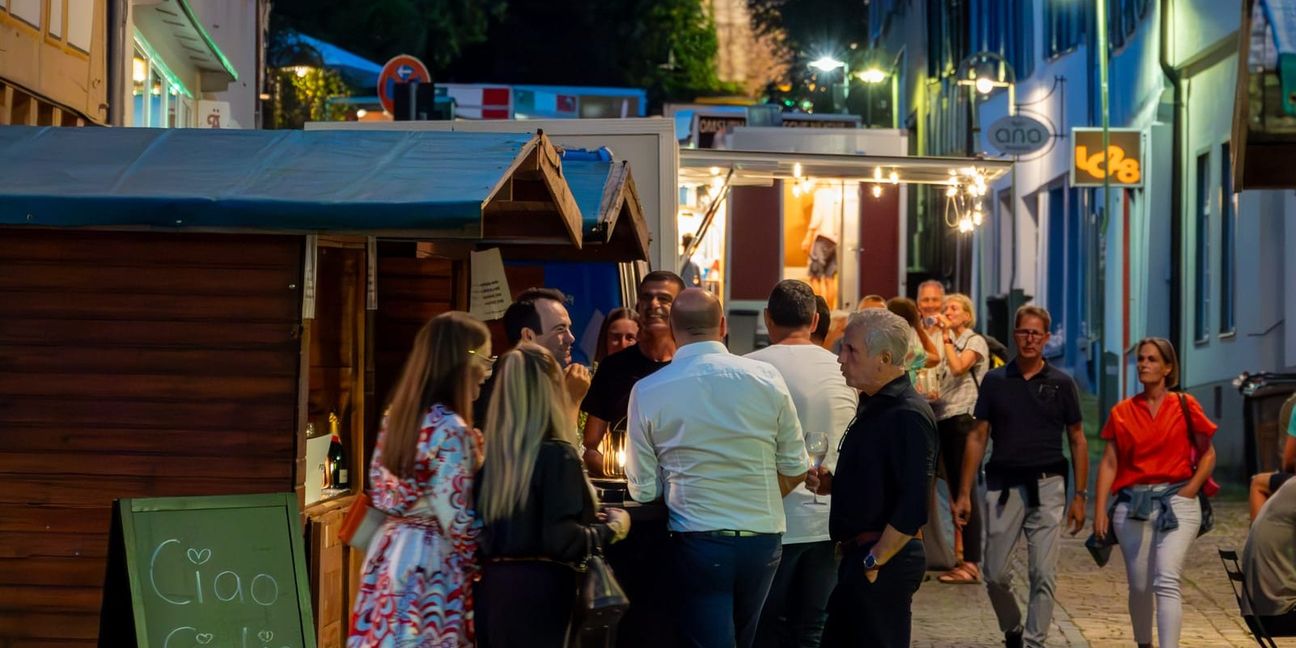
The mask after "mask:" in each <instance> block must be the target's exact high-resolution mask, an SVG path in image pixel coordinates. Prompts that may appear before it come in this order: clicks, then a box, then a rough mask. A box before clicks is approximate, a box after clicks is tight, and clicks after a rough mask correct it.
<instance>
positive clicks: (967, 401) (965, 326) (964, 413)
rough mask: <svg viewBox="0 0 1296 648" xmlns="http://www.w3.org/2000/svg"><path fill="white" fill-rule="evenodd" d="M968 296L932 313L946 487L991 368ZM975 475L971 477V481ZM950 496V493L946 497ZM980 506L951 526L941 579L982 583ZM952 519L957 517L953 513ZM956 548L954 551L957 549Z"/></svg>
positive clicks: (958, 465) (955, 480) (959, 464)
mask: <svg viewBox="0 0 1296 648" xmlns="http://www.w3.org/2000/svg"><path fill="white" fill-rule="evenodd" d="M975 312H976V311H975V310H974V309H973V308H972V300H971V299H968V297H967V295H961V294H959V293H950V294H949V295H946V297H945V305H944V308H943V310H942V312H941V314H940V315H938V316H937V318H936V328H937V329H938V330H939V331H940V334H941V337H940V339H939V340H936V343H937V344H939V345H941V346H942V353H941V357H942V358H943V360H942V362H943V363H944V364H943V366H942V368H941V372H940V374H941V388H940V399H939V400H937V401H936V402H935V403H932V409H933V410H935V413H936V429H937V432H938V434H939V435H940V456H941V462H942V465H943V466H944V467H945V479H946V483H947V484H949V485H950V491H951V492H952V491H956V490H958V488H959V484H962V483H963V481H962V479H963V478H962V475H963V450H964V448H965V447H966V446H967V436H968V433H969V432H971V431H972V428H973V427H974V426H975V425H976V419H974V418H972V410H973V408H975V407H976V401H977V392H978V391H979V390H980V388H981V380H982V379H983V378H985V374H986V372H987V371H989V370H990V362H989V361H988V360H987V358H989V357H990V350H989V348H988V346H987V345H986V340H985V338H984V337H982V336H981V335H979V334H978V333H977V332H976V331H974V330H972V328H973V327H974V326H976V314H975ZM978 482H979V480H976V479H974V480H973V484H974V485H975V484H976V483H978ZM951 499H952V498H951ZM980 509H981V507H980V506H973V507H972V512H971V514H970V515H969V516H968V521H967V524H964V525H962V526H960V527H959V528H958V529H956V530H955V533H956V534H957V537H956V540H959V541H960V542H958V543H957V544H960V545H961V546H962V555H961V557H960V558H959V560H960V562H959V563H958V564H956V565H955V566H954V568H953V569H951V570H949V571H948V572H945V573H944V574H941V576H940V578H939V579H938V580H940V582H942V583H947V584H956V585H962V584H970V583H979V582H981V569H980V568H979V567H978V566H977V565H978V564H979V563H980V562H981V511H980ZM955 519H957V518H955ZM955 553H958V552H957V551H956V552H955Z"/></svg>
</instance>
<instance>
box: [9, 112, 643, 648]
mask: <svg viewBox="0 0 1296 648" xmlns="http://www.w3.org/2000/svg"><path fill="white" fill-rule="evenodd" d="M59 131H60V129H46V128H26V127H22V128H20V127H14V128H6V129H0V166H2V167H3V168H5V169H6V172H5V173H4V174H0V431H2V432H0V433H2V434H3V438H4V443H3V445H2V446H0V478H3V479H4V480H5V481H6V483H7V484H8V487H7V488H5V489H4V492H3V493H0V645H49V646H54V645H58V646H72V645H87V646H88V645H92V644H94V643H95V641H96V639H97V632H98V628H99V618H98V617H99V611H100V605H101V588H102V584H103V579H104V574H105V562H104V558H105V554H106V551H107V547H108V542H107V535H108V531H109V514H110V507H111V504H112V501H113V500H114V499H116V498H125V497H132V498H135V497H155V496H191V495H220V494H245V493H258V492H290V491H291V492H295V493H296V494H297V497H298V502H299V504H300V506H301V508H302V510H303V511H304V516H303V517H304V518H305V519H304V520H303V533H304V534H305V540H306V547H307V554H308V556H309V571H310V580H311V594H312V608H313V612H314V614H315V619H316V625H317V628H316V631H317V636H318V637H319V645H320V646H340V645H342V643H343V641H344V639H345V634H346V618H347V612H348V610H349V608H350V600H351V596H352V586H353V583H354V573H355V571H356V570H357V569H358V567H359V562H360V561H361V560H362V559H363V556H359V555H357V554H356V553H354V552H351V551H349V550H348V549H347V548H345V547H344V546H343V545H341V544H340V543H339V542H338V541H337V526H338V524H339V523H340V521H341V511H343V510H344V509H345V507H346V506H347V505H348V504H349V503H350V501H351V497H352V493H354V492H355V490H356V489H357V488H358V487H361V486H362V485H363V481H364V476H365V473H366V472H367V471H366V467H367V461H366V459H367V457H368V456H369V455H370V454H371V452H372V445H373V440H374V436H375V426H376V422H377V419H378V416H379V410H380V399H381V398H383V397H384V396H385V392H386V391H387V388H388V387H389V386H390V385H391V383H392V382H393V381H394V379H395V375H396V372H397V371H399V368H400V365H401V363H402V362H403V360H404V354H405V353H406V352H407V350H408V346H409V342H410V340H411V339H412V337H413V335H414V332H415V331H416V330H417V329H418V327H419V326H421V325H422V323H423V322H425V321H426V320H427V318H428V317H430V316H432V315H435V314H437V313H440V312H444V311H446V310H450V309H455V308H458V309H465V308H466V307H467V305H468V290H469V280H470V277H469V276H468V268H469V264H468V262H467V260H468V257H469V254H470V253H471V252H472V251H474V250H477V249H481V248H486V247H500V248H501V249H502V250H505V258H514V257H516V258H524V257H529V258H537V259H548V258H559V257H565V258H576V259H582V258H584V257H583V256H582V252H581V251H582V250H584V251H585V252H587V253H588V254H589V255H591V256H590V257H589V258H597V259H600V260H603V261H608V262H619V261H632V260H638V259H643V258H645V257H646V249H647V238H646V234H645V233H644V226H643V220H642V215H641V214H639V213H638V210H639V206H638V203H637V197H635V196H634V188H633V182H632V181H631V180H630V178H629V173H628V169H624V168H620V167H618V165H614V164H610V163H602V164H601V166H600V165H596V164H594V163H564V162H563V161H562V159H561V157H560V152H559V151H558V150H557V149H555V147H554V146H553V145H552V144H551V143H550V142H549V140H548V138H546V137H545V136H544V135H542V134H524V135H502V134H468V133H432V132H419V133H398V132H387V133H359V132H342V131H337V132H283V131H277V132H276V131H214V130H212V131H208V130H203V131H197V130H193V131H186V130H179V131H154V130H145V129H94V130H83V129H76V130H70V129H69V130H62V132H59ZM565 173H572V174H573V175H576V176H581V177H584V176H585V175H591V177H597V176H598V175H599V174H601V175H602V176H603V178H604V182H603V183H602V184H601V185H600V186H598V187H597V189H598V193H599V195H598V197H597V198H592V197H590V196H589V194H590V192H591V190H590V189H589V188H588V187H586V188H585V189H582V190H581V191H580V192H578V193H575V194H574V193H573V187H572V186H571V185H569V184H568V182H567V180H566V178H565ZM576 184H578V185H579V184H581V183H579V182H578V183H576ZM593 184H596V183H590V186H593ZM590 205H597V206H598V207H597V208H595V207H590ZM308 427H309V428H313V429H314V430H316V432H317V433H320V434H322V435H323V438H325V439H326V440H327V439H328V436H329V435H328V434H327V432H329V431H332V430H336V431H337V432H338V434H339V439H340V441H341V443H342V447H343V448H344V453H345V460H344V463H345V464H346V465H347V467H348V468H349V473H350V475H349V483H348V484H337V483H335V484H333V485H334V486H344V487H341V488H335V489H322V490H320V491H319V492H318V493H315V492H313V491H315V489H314V487H313V486H312V482H313V481H314V480H320V482H321V485H322V481H323V479H324V471H323V470H322V468H321V466H320V465H318V462H316V461H315V459H316V457H315V456H313V455H310V453H312V452H314V451H315V444H313V443H312V441H315V439H308V438H307V436H308V435H307V429H308ZM308 450H309V451H308ZM308 455H310V456H308ZM308 490H309V491H312V493H311V496H310V498H308V495H307V492H308Z"/></svg>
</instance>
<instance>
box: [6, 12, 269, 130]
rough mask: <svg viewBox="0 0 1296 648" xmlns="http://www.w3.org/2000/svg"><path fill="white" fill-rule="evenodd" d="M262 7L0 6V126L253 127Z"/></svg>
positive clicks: (258, 86) (263, 25)
mask: <svg viewBox="0 0 1296 648" xmlns="http://www.w3.org/2000/svg"><path fill="white" fill-rule="evenodd" d="M268 17H269V2H268V1H267V0H0V52H3V53H4V55H3V56H0V124H20V125H31V126H78V125H115V126H144V127H152V128H177V127H190V128H193V127H204V128H206V127H218V128H231V127H243V128H253V127H255V126H256V125H257V123H258V118H259V116H258V106H259V95H260V92H261V70H262V69H264V56H263V51H264V42H265V29H266V26H267V24H268Z"/></svg>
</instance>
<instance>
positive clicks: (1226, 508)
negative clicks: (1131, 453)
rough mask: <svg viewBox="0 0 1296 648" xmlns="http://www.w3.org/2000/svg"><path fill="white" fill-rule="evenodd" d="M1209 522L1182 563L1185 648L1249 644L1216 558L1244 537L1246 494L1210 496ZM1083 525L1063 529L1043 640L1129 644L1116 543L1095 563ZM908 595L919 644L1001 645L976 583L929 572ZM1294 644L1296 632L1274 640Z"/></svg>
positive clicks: (1020, 582) (1020, 553) (1021, 586)
mask: <svg viewBox="0 0 1296 648" xmlns="http://www.w3.org/2000/svg"><path fill="white" fill-rule="evenodd" d="M1215 517H1216V527H1215V530H1213V531H1211V532H1210V533H1208V534H1206V535H1204V536H1202V537H1201V538H1198V539H1197V541H1196V543H1195V544H1194V545H1193V550H1192V554H1191V555H1190V556H1189V559H1188V564H1187V565H1186V566H1185V569H1184V583H1183V595H1184V623H1183V633H1182V636H1181V639H1180V645H1181V646H1183V647H1184V648H1195V647H1196V648H1221V647H1226V646H1255V645H1256V644H1255V642H1254V640H1252V639H1251V637H1250V635H1249V634H1248V633H1247V632H1246V630H1245V629H1244V626H1243V625H1242V619H1241V617H1240V616H1239V613H1238V608H1237V603H1236V602H1235V600H1234V598H1233V592H1232V590H1231V589H1230V587H1229V582H1228V578H1227V576H1225V574H1224V568H1223V566H1222V565H1221V564H1220V561H1219V555H1218V554H1217V553H1216V550H1217V549H1219V548H1236V549H1238V550H1239V551H1241V549H1242V544H1243V543H1244V541H1245V540H1246V529H1247V510H1246V503H1245V502H1215ZM1087 534H1088V529H1086V530H1085V531H1084V532H1083V533H1082V534H1080V535H1078V536H1076V537H1075V538H1072V537H1070V536H1067V535H1066V534H1063V536H1062V537H1063V543H1062V550H1061V558H1060V560H1059V565H1058V586H1057V595H1056V596H1057V605H1056V607H1055V609H1054V614H1053V628H1052V630H1051V631H1050V633H1049V640H1048V645H1050V646H1092V647H1094V648H1107V647H1108V646H1134V637H1133V633H1132V630H1131V629H1130V622H1129V614H1128V612H1127V608H1126V602H1125V597H1126V593H1127V591H1128V590H1127V588H1126V585H1125V566H1124V563H1122V562H1121V557H1120V550H1119V549H1117V550H1115V551H1114V552H1113V553H1112V559H1111V562H1109V563H1108V564H1107V566H1106V567H1104V568H1102V569H1098V568H1097V566H1096V565H1095V564H1094V562H1093V560H1092V559H1091V558H1090V557H1089V553H1088V552H1087V551H1085V548H1084V537H1085V536H1087ZM1025 558H1026V550H1025V541H1024V540H1023V541H1022V542H1020V543H1019V545H1018V549H1017V556H1016V562H1017V569H1016V573H1017V574H1019V577H1018V578H1017V579H1016V580H1015V584H1016V586H1017V587H1016V590H1017V596H1018V599H1019V600H1024V595H1025V589H1026V583H1025V579H1024V574H1025V569H1024V563H1025ZM930 576H931V578H930V579H929V580H928V581H927V582H925V583H923V586H922V588H920V589H919V590H918V595H917V596H916V597H915V600H914V616H913V636H914V641H913V645H914V646H918V647H922V648H926V647H931V648H936V647H938V646H939V647H945V646H963V647H967V648H989V647H991V646H1002V645H1003V635H1002V634H1000V633H999V629H998V626H997V623H996V621H995V615H994V610H992V609H991V608H990V601H989V599H988V598H986V593H985V587H984V586H983V585H945V584H942V583H940V582H938V581H937V580H936V578H935V577H936V573H935V572H933V573H931V574H930ZM1278 645H1280V646H1289V647H1296V639H1287V640H1278Z"/></svg>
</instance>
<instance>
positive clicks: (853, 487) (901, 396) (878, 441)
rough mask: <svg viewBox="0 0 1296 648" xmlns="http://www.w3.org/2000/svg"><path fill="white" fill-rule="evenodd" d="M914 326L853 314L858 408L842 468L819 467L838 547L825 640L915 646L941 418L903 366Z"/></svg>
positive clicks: (886, 647)
mask: <svg viewBox="0 0 1296 648" xmlns="http://www.w3.org/2000/svg"><path fill="white" fill-rule="evenodd" d="M908 351H909V324H908V323H906V322H905V321H904V319H902V318H901V317H900V316H898V315H895V314H894V313H891V312H890V311H887V310H883V309H870V310H866V311H862V312H859V313H855V314H854V315H851V319H850V323H848V324H847V325H846V334H845V335H844V336H843V337H842V349H841V354H840V355H839V356H838V358H837V362H839V363H840V364H841V367H842V375H844V376H845V377H846V383H847V384H849V385H850V386H851V387H854V388H856V389H859V390H860V391H861V392H862V393H861V394H860V403H859V409H858V410H857V411H856V414H855V420H854V421H853V422H852V423H851V424H850V426H849V427H848V428H847V430H846V436H844V437H843V438H842V442H841V446H840V454H839V456H838V459H837V473H836V474H835V475H834V474H830V473H828V472H827V471H826V470H825V469H823V468H821V469H820V472H819V475H818V479H817V480H811V485H812V486H813V485H814V482H815V481H817V487H818V489H819V492H820V493H821V494H828V493H832V494H833V496H834V497H833V503H832V510H831V512H830V513H829V516H828V532H829V535H830V536H831V537H832V539H833V540H835V541H837V542H838V544H839V547H840V548H841V566H840V567H839V568H838V574H837V586H836V588H834V589H833V592H832V596H831V597H830V598H829V601H828V622H827V625H826V626H825V627H824V633H823V642H822V645H823V646H827V647H833V646H878V647H881V648H890V647H893V646H894V647H897V648H898V647H901V646H908V645H909V635H910V624H911V621H912V615H911V613H910V608H911V605H912V603H913V595H914V593H915V592H917V591H918V586H919V585H920V584H922V578H923V572H924V571H925V569H926V565H927V558H926V556H925V554H924V553H923V546H922V542H921V541H920V540H918V539H917V537H916V536H918V531H919V529H920V528H922V525H923V524H925V523H926V522H927V489H928V488H929V487H930V486H931V481H932V475H933V470H934V469H935V462H936V418H935V417H934V416H933V415H932V411H931V406H929V405H928V404H927V401H926V399H924V398H923V397H921V396H919V395H918V393H917V392H915V391H914V389H913V385H911V384H910V383H909V377H908V375H907V373H906V372H905V366H904V359H905V355H906V354H907V353H908Z"/></svg>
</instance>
